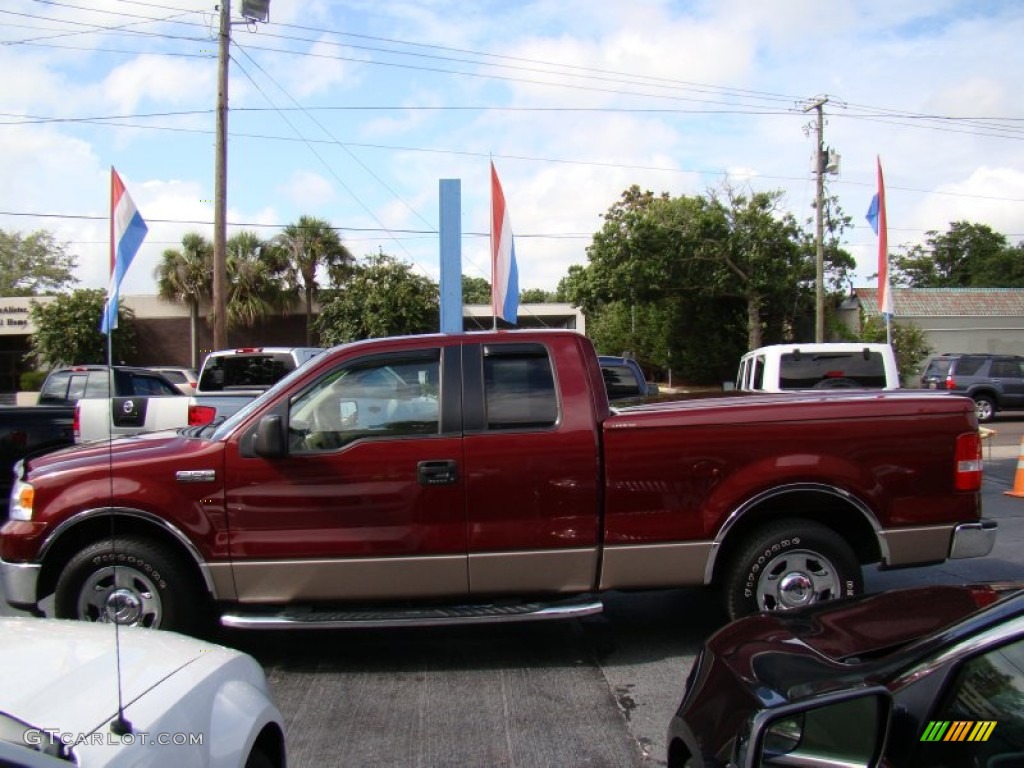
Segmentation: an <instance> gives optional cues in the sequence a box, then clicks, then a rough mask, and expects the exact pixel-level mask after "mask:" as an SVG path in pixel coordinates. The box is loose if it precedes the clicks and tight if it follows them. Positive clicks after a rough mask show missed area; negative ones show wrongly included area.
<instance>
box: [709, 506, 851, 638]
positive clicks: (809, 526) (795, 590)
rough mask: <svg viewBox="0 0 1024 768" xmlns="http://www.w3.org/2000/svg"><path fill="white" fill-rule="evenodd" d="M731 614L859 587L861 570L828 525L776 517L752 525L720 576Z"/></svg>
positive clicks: (821, 597) (828, 596)
mask: <svg viewBox="0 0 1024 768" xmlns="http://www.w3.org/2000/svg"><path fill="white" fill-rule="evenodd" d="M724 586H725V609H726V611H727V612H728V614H729V618H730V619H737V618H739V617H741V616H746V615H748V614H751V613H757V612H758V611H776V610H789V609H792V608H798V607H802V606H804V605H810V604H812V603H817V602H821V601H823V600H834V599H836V598H839V597H852V596H853V595H859V594H861V593H862V592H863V591H864V574H863V573H862V571H861V567H860V563H859V562H858V561H857V557H856V555H854V553H853V550H852V549H851V548H850V546H849V545H848V544H847V543H846V542H845V541H844V540H843V539H842V538H841V537H840V536H839V534H837V533H836V532H835V531H833V530H831V529H830V528H826V527H825V526H824V525H821V524H819V523H814V522H811V521H808V520H797V519H793V520H781V521H779V522H776V523H772V524H770V525H766V526H765V527H764V528H759V529H757V530H755V531H754V532H753V533H752V534H750V536H749V537H748V539H747V541H746V543H745V544H743V545H742V548H741V549H740V550H739V552H738V554H737V555H736V557H735V558H733V560H732V561H731V562H730V563H729V570H728V572H727V574H726V576H725V581H724Z"/></svg>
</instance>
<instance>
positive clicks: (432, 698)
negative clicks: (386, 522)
mask: <svg viewBox="0 0 1024 768" xmlns="http://www.w3.org/2000/svg"><path fill="white" fill-rule="evenodd" d="M989 426H991V427H992V428H994V429H995V431H996V434H995V435H994V436H993V438H991V439H990V440H989V441H987V443H988V444H987V445H986V448H985V458H986V479H985V484H984V492H983V504H984V508H985V514H986V516H988V517H992V518H995V519H996V520H998V521H999V525H1000V533H999V536H998V539H997V543H996V547H995V550H994V551H993V552H992V554H991V555H990V556H989V557H987V558H981V559H972V560H961V561H953V562H948V563H944V564H941V565H937V566H932V567H929V568H917V569H910V570H904V571H895V572H888V573H882V572H879V571H877V570H876V569H871V570H870V571H869V572H868V573H867V574H866V582H867V587H868V589H869V590H872V591H874V590H882V589H888V588H893V587H899V586H912V585H919V584H932V583H963V582H968V581H983V580H990V579H997V580H1002V579H1024V555H1022V554H1021V553H1022V552H1024V514H1022V513H1024V498H1015V497H1011V496H1008V495H1005V491H1007V490H1010V489H1011V488H1012V487H1013V484H1014V480H1015V479H1016V470H1017V463H1018V457H1019V456H1020V441H1021V437H1022V436H1024V415H1022V416H1018V415H1014V416H1012V417H1007V416H1000V417H997V420H996V422H994V423H993V424H991V425H989ZM1022 480H1024V476H1022ZM5 609H6V607H5V606H2V605H0V613H2V612H4V611H5ZM8 612H9V611H8ZM723 623H724V616H723V614H722V613H721V609H720V608H719V605H718V603H717V602H716V601H715V599H714V596H713V594H712V593H710V592H709V591H707V590H702V589H688V590H668V591H662V592H643V593H633V594H625V593H614V594H611V595H608V596H607V599H606V610H605V612H604V613H603V614H602V615H600V616H596V617H590V618H586V619H580V620H571V621H556V622H542V623H533V624H519V625H506V626H480V627H473V628H443V627H442V628H424V629H404V630H386V631H385V630H352V631H330V632H309V631H307V632H267V631H264V632H240V631H227V630H224V631H223V632H222V633H221V634H220V636H219V637H218V639H219V641H220V642H222V643H224V644H226V645H231V646H233V647H237V648H239V649H241V650H245V651H248V652H249V653H252V654H253V655H254V656H255V657H256V658H257V659H259V660H260V661H261V663H262V664H263V665H264V668H265V669H266V672H267V676H268V679H269V681H270V684H271V687H272V689H273V693H274V696H275V699H276V701H277V703H278V705H279V707H280V708H281V710H282V712H283V713H284V715H285V718H286V720H287V728H288V748H289V755H290V763H291V765H292V766H297V767H299V768H303V767H304V766H318V767H319V766H325V765H329V766H341V767H343V768H348V767H349V766H351V767H353V768H362V767H363V766H423V767H424V768H427V767H431V768H432V767H434V766H460V767H461V766H515V767H516V768H533V767H534V766H536V767H538V768H539V767H541V766H543V767H544V768H548V767H549V766H616V767H617V768H623V767H625V768H628V767H629V766H637V767H638V768H649V767H650V766H661V765H664V764H665V729H666V726H667V724H668V720H669V717H670V716H671V714H672V712H673V711H674V709H675V707H676V706H677V705H678V703H679V699H680V696H681V693H682V686H683V682H684V680H685V678H686V675H687V673H688V672H689V669H690V666H691V664H692V663H693V658H694V655H695V653H696V651H697V649H698V648H699V647H700V645H701V643H702V642H703V641H704V639H705V638H706V637H707V636H708V635H709V634H710V633H711V632H713V631H714V630H715V629H717V628H718V627H720V626H721V625H722V624H723Z"/></svg>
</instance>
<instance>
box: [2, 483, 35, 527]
mask: <svg viewBox="0 0 1024 768" xmlns="http://www.w3.org/2000/svg"><path fill="white" fill-rule="evenodd" d="M35 497H36V489H35V488H33V487H32V484H31V483H26V482H25V481H24V480H16V481H15V482H14V487H13V488H11V501H10V504H9V505H8V517H10V519H11V520H31V519H32V505H33V503H34V502H35Z"/></svg>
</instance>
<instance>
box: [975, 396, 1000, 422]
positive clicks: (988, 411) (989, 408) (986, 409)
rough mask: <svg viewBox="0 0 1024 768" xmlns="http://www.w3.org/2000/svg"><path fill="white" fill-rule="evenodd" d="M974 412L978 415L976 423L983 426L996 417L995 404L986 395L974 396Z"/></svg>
mask: <svg viewBox="0 0 1024 768" xmlns="http://www.w3.org/2000/svg"><path fill="white" fill-rule="evenodd" d="M974 412H975V413H976V414H978V422H979V423H981V424H985V423H987V422H989V421H992V419H994V418H995V416H996V403H995V400H993V399H992V398H991V397H989V396H988V395H975V396H974Z"/></svg>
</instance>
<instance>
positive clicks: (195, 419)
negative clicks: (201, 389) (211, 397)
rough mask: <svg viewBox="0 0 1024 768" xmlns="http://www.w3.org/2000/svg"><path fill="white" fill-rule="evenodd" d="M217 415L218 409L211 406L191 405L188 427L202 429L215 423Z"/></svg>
mask: <svg viewBox="0 0 1024 768" xmlns="http://www.w3.org/2000/svg"><path fill="white" fill-rule="evenodd" d="M216 415H217V409H216V408H213V407H211V406H209V405H190V406H189V407H188V425H189V426H190V427H201V426H203V425H204V424H209V423H210V422H211V421H213V417H214V416H216Z"/></svg>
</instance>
